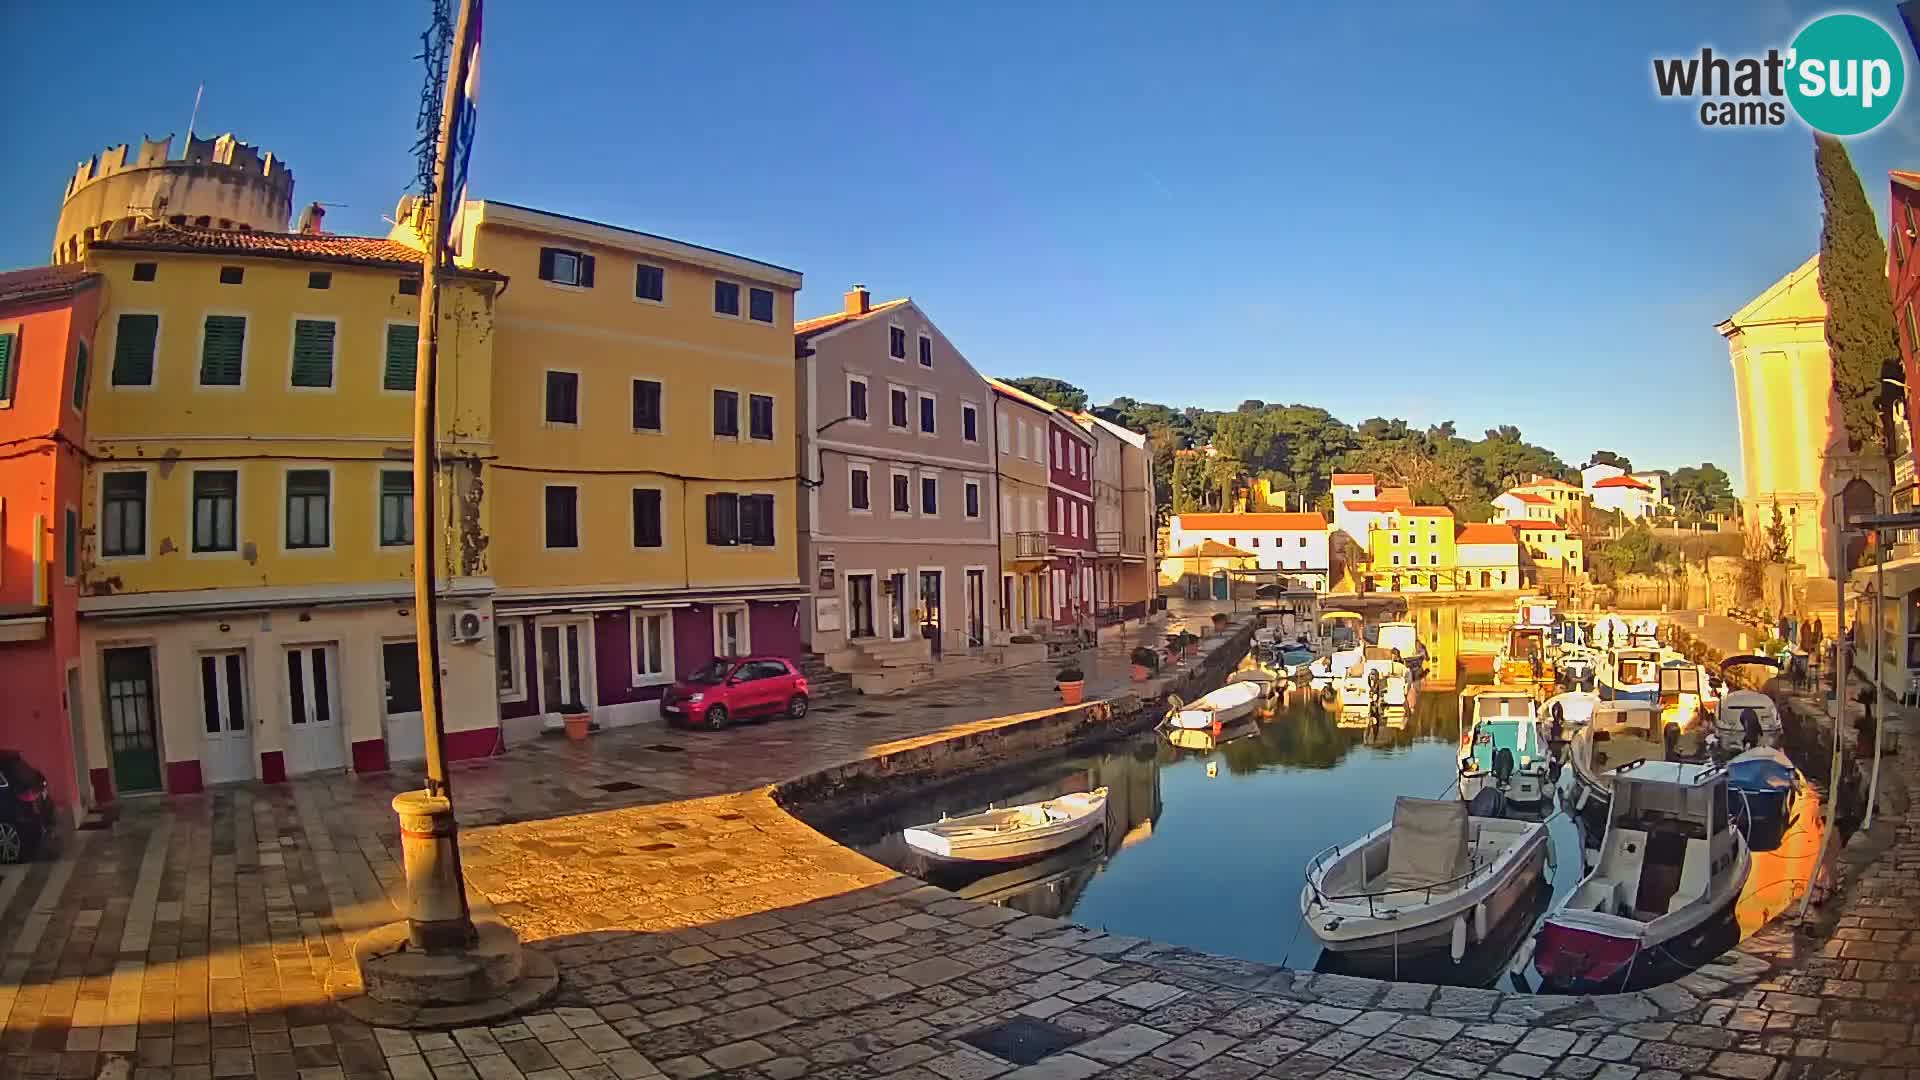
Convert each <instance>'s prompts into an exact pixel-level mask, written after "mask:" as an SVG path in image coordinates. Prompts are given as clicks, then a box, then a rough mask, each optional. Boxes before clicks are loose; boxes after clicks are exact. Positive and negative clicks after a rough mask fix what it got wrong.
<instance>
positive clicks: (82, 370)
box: [0, 341, 93, 412]
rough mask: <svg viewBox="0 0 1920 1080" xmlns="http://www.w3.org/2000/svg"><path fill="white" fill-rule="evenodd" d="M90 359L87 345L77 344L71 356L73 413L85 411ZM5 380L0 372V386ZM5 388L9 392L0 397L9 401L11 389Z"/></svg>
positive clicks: (4, 376)
mask: <svg viewBox="0 0 1920 1080" xmlns="http://www.w3.org/2000/svg"><path fill="white" fill-rule="evenodd" d="M92 359H93V354H92V352H90V351H89V350H88V349H87V343H86V342H84V341H82V342H79V343H77V346H76V348H75V351H74V354H73V411H74V412H85V411H86V409H87V369H88V368H89V367H91V366H92V364H91V363H90V361H92ZM6 378H7V375H6V373H5V372H0V386H5V380H6ZM5 388H6V389H7V390H8V391H9V392H8V393H6V394H5V395H0V396H4V397H6V398H9V399H11V398H12V397H13V394H12V393H11V390H12V387H10V386H6V387H5Z"/></svg>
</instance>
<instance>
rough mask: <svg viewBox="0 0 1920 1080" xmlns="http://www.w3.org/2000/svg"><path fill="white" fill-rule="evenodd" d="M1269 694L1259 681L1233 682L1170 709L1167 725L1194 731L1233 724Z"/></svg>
mask: <svg viewBox="0 0 1920 1080" xmlns="http://www.w3.org/2000/svg"><path fill="white" fill-rule="evenodd" d="M1266 696H1267V691H1266V690H1265V689H1264V688H1263V687H1262V686H1261V684H1259V683H1257V682H1230V683H1228V684H1227V685H1225V686H1222V687H1220V688H1219V689H1218V690H1213V691H1209V692H1208V693H1206V694H1204V695H1202V696H1201V698H1200V699H1199V700H1198V701H1195V702H1193V703H1191V704H1183V705H1176V706H1175V707H1174V708H1172V709H1169V710H1167V719H1166V726H1168V727H1173V728H1186V729H1189V730H1194V729H1198V728H1210V727H1212V726H1213V725H1215V724H1230V723H1232V722H1234V721H1235V720H1238V719H1240V718H1241V717H1243V716H1246V715H1247V714H1248V713H1251V712H1252V711H1253V710H1254V707H1255V706H1256V705H1258V704H1260V701H1261V699H1262V698H1264V697H1266Z"/></svg>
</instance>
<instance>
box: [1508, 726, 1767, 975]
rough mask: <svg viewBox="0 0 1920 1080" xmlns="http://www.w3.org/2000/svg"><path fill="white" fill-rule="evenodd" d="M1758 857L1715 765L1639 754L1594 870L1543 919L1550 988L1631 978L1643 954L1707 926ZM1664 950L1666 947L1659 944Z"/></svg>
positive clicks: (1538, 953)
mask: <svg viewBox="0 0 1920 1080" xmlns="http://www.w3.org/2000/svg"><path fill="white" fill-rule="evenodd" d="M1752 864H1753V858H1752V855H1751V854H1750V853H1749V852H1748V850H1747V845H1746V841H1745V840H1744V839H1743V838H1742V837H1741V836H1740V833H1739V831H1738V830H1736V829H1734V828H1733V821H1732V818H1731V815H1730V814H1729V811H1728V803H1727V775H1726V772H1725V771H1724V770H1722V769H1721V768H1720V767H1718V766H1714V765H1694V764H1687V763H1683V762H1672V761H1635V762H1631V763H1629V764H1627V765H1623V766H1621V767H1620V768H1619V769H1617V770H1615V773H1614V777H1613V791H1612V804H1611V807H1610V809H1609V811H1608V814H1607V829H1606V836H1605V838H1604V839H1603V840H1602V842H1601V850H1600V858H1599V861H1598V863H1597V864H1596V865H1595V867H1594V869H1593V871H1592V872H1591V873H1589V874H1588V875H1587V876H1586V877H1585V878H1583V879H1582V880H1581V882H1580V884H1579V886H1578V887H1577V888H1575V890H1574V891H1573V894H1572V896H1570V897H1569V898H1568V899H1567V902H1566V904H1565V906H1563V907H1562V908H1561V909H1560V910H1558V911H1555V912H1553V913H1551V914H1549V915H1548V916H1547V917H1546V920H1545V922H1544V923H1543V924H1542V925H1541V928H1540V933H1539V936H1538V938H1537V939H1536V940H1537V947H1536V948H1535V950H1534V956H1533V963H1534V969H1535V970H1536V971H1538V972H1539V973H1540V976H1541V978H1542V979H1543V980H1545V982H1546V985H1547V986H1548V988H1550V989H1553V990H1562V991H1569V992H1574V993H1597V992H1603V991H1609V990H1618V989H1622V988H1624V987H1626V986H1628V985H1631V983H1632V978H1633V969H1634V966H1635V963H1636V961H1642V960H1643V959H1644V960H1645V962H1648V963H1651V962H1652V961H1653V960H1654V959H1655V957H1654V956H1645V955H1644V954H1647V953H1649V952H1651V951H1653V950H1659V949H1671V948H1672V947H1674V946H1676V945H1685V944H1689V943H1691V942H1693V941H1694V940H1696V939H1697V938H1700V937H1702V936H1704V934H1703V928H1706V927H1707V926H1708V925H1709V924H1710V923H1711V922H1712V921H1714V920H1715V919H1716V918H1717V917H1718V916H1720V915H1722V914H1724V913H1725V912H1726V911H1727V910H1728V908H1730V907H1731V906H1732V905H1733V903H1734V901H1736V900H1737V899H1739V896H1740V890H1741V888H1742V887H1743V886H1744V885H1745V884H1746V880H1747V874H1748V873H1749V871H1750V870H1751V868H1752ZM1659 955H1664V953H1662V954H1659Z"/></svg>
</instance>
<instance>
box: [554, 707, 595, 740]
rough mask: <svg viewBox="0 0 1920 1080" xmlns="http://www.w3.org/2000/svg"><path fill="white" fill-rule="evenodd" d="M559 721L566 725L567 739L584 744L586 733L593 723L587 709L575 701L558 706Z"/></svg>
mask: <svg viewBox="0 0 1920 1080" xmlns="http://www.w3.org/2000/svg"><path fill="white" fill-rule="evenodd" d="M560 719H561V721H562V722H564V723H565V724H566V725H567V738H569V739H571V740H573V741H574V742H586V741H587V731H588V728H589V726H590V725H591V724H592V723H593V716H592V714H590V713H588V712H587V707H586V706H585V705H582V704H580V703H579V702H577V701H569V702H567V703H566V704H564V705H562V706H560Z"/></svg>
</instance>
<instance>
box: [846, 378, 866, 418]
mask: <svg viewBox="0 0 1920 1080" xmlns="http://www.w3.org/2000/svg"><path fill="white" fill-rule="evenodd" d="M847 418H848V419H850V420H865V419H866V418H867V380H865V379H862V378H858V377H856V376H851V375H850V376H848V377H847Z"/></svg>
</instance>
